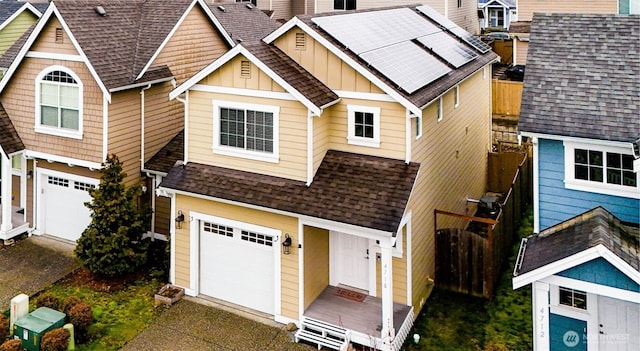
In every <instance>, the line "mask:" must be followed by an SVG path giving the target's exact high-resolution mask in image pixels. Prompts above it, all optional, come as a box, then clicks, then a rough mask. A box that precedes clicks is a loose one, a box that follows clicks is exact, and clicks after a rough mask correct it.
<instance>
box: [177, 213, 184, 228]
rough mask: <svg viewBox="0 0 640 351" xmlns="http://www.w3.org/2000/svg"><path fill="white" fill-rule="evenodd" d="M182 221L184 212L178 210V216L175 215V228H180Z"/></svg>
mask: <svg viewBox="0 0 640 351" xmlns="http://www.w3.org/2000/svg"><path fill="white" fill-rule="evenodd" d="M182 222H184V213H182V211H181V210H178V217H176V229H182Z"/></svg>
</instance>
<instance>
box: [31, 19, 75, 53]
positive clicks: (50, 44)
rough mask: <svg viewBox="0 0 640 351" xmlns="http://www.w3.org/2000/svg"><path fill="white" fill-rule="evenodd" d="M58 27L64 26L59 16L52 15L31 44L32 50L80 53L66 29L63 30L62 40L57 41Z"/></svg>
mask: <svg viewBox="0 0 640 351" xmlns="http://www.w3.org/2000/svg"><path fill="white" fill-rule="evenodd" d="M56 28H63V27H62V24H60V22H59V21H58V19H57V18H54V17H52V18H50V19H49V22H48V23H47V24H46V26H45V27H44V28H43V30H42V31H41V32H40V35H39V36H38V38H37V39H36V41H35V42H34V43H33V45H32V46H31V51H39V52H50V53H56V54H66V55H79V53H78V51H77V50H76V48H75V47H74V46H73V43H72V42H71V39H70V38H69V35H68V34H67V32H66V31H64V30H63V35H62V42H61V43H56Z"/></svg>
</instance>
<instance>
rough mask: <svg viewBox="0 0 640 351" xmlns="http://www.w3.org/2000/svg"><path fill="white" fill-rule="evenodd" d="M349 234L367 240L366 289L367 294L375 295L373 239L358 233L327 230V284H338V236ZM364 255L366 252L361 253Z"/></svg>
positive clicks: (339, 254) (339, 250) (339, 253)
mask: <svg viewBox="0 0 640 351" xmlns="http://www.w3.org/2000/svg"><path fill="white" fill-rule="evenodd" d="M342 235H350V236H354V237H357V238H360V239H363V240H366V241H367V245H366V249H367V250H369V260H368V261H367V264H366V266H367V274H368V278H367V280H368V284H367V285H368V287H367V288H366V289H365V290H368V292H369V295H371V296H375V293H376V250H374V245H375V241H373V240H371V239H369V238H367V237H364V236H358V235H352V234H348V233H342V232H337V231H333V230H331V231H329V285H332V286H337V285H338V284H340V283H341V282H340V276H341V275H340V274H341V272H340V270H339V268H338V266H340V265H339V264H337V263H338V262H339V261H340V256H341V248H340V236H342ZM362 254H363V255H366V252H363V253H362Z"/></svg>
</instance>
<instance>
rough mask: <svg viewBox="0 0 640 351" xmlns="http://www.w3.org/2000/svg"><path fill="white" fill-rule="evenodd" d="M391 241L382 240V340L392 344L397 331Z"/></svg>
mask: <svg viewBox="0 0 640 351" xmlns="http://www.w3.org/2000/svg"><path fill="white" fill-rule="evenodd" d="M392 250H393V247H392V244H391V240H390V239H389V240H380V254H381V260H380V261H381V262H380V272H381V274H380V283H381V285H382V332H381V339H382V340H385V341H388V342H391V341H392V340H393V338H394V337H395V334H396V331H395V328H394V327H393V267H392V263H391V259H392V257H393V255H392Z"/></svg>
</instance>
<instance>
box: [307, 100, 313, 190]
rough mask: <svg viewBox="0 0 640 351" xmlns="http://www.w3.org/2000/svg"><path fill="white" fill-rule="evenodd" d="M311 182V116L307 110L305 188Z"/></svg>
mask: <svg viewBox="0 0 640 351" xmlns="http://www.w3.org/2000/svg"><path fill="white" fill-rule="evenodd" d="M312 182H313V115H312V114H311V110H307V186H310V185H311V183H312Z"/></svg>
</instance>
